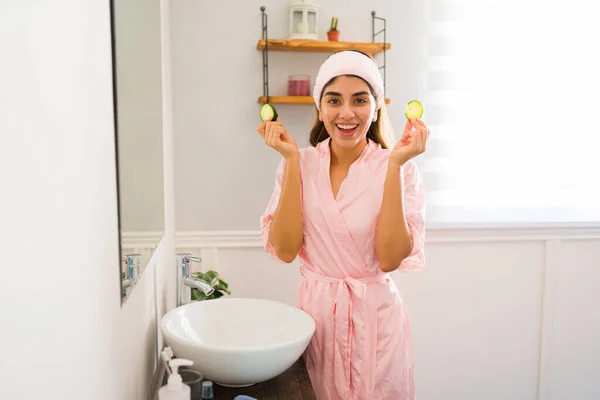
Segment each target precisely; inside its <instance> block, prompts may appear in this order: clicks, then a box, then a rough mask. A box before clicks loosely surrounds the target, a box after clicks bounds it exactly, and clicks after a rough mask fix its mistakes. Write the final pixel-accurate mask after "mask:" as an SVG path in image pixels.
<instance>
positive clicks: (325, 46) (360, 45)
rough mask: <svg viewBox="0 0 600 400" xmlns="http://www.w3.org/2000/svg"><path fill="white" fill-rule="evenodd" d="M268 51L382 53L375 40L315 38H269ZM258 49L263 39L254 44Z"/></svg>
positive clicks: (387, 44) (386, 47)
mask: <svg viewBox="0 0 600 400" xmlns="http://www.w3.org/2000/svg"><path fill="white" fill-rule="evenodd" d="M268 44H269V47H268V50H269V51H299V52H312V53H334V52H336V51H339V50H360V51H362V52H363V53H367V54H378V53H383V50H384V46H383V43H375V42H329V41H325V42H323V41H317V40H282V39H269V40H268ZM256 48H257V49H258V50H263V49H264V48H265V40H264V39H260V40H259V41H258V44H257V46H256ZM390 48H391V44H390V43H386V44H385V50H389V49H390Z"/></svg>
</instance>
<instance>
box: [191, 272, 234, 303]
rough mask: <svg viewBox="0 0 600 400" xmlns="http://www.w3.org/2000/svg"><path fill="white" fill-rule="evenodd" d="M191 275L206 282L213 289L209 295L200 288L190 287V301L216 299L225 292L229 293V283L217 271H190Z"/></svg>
mask: <svg viewBox="0 0 600 400" xmlns="http://www.w3.org/2000/svg"><path fill="white" fill-rule="evenodd" d="M192 276H193V277H194V278H198V279H202V280H204V281H205V282H208V283H209V284H210V286H212V287H213V289H214V290H215V291H214V292H212V293H211V294H210V295H209V296H207V295H205V294H204V293H203V292H202V291H201V290H198V289H194V288H192V301H203V300H213V299H218V298H219V297H222V296H224V295H225V294H231V292H230V291H229V285H228V284H227V282H225V281H224V280H222V279H221V277H220V276H219V273H218V272H217V271H213V270H210V271H207V272H192Z"/></svg>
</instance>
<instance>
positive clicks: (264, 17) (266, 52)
mask: <svg viewBox="0 0 600 400" xmlns="http://www.w3.org/2000/svg"><path fill="white" fill-rule="evenodd" d="M265 9H266V8H265V6H261V7H260V11H261V12H262V38H263V40H264V41H265V48H264V49H263V51H262V56H263V96H265V97H266V98H267V99H266V102H267V103H268V102H269V41H268V30H267V14H266V13H265Z"/></svg>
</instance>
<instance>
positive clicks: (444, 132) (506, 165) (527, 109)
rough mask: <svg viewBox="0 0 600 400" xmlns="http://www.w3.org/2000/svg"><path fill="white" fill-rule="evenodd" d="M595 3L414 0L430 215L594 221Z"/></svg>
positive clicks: (598, 99) (597, 190)
mask: <svg viewBox="0 0 600 400" xmlns="http://www.w3.org/2000/svg"><path fill="white" fill-rule="evenodd" d="M596 3H597V2H596V1H592V0H587V1H586V0H570V1H555V0H502V1H495V0H463V1H448V0H428V1H425V2H423V3H421V4H422V6H423V7H426V8H427V10H426V11H425V13H424V14H425V15H426V16H427V18H426V20H427V23H426V26H425V31H426V35H425V38H426V40H425V43H424V49H423V51H424V54H425V57H424V59H425V64H426V65H425V66H424V68H422V69H421V70H422V71H423V72H422V75H421V76H420V81H421V82H422V93H423V101H424V105H425V113H426V114H425V115H424V118H425V119H426V121H427V123H428V125H429V127H430V129H431V131H432V136H431V138H430V142H429V147H428V150H427V153H425V155H424V156H423V157H422V160H421V161H420V167H421V171H422V177H423V183H424V185H425V188H426V190H427V197H428V215H427V220H428V222H429V223H430V224H433V225H437V224H471V223H475V224H510V225H512V224H529V223H560V224H563V223H566V224H571V223H594V222H600V78H599V76H600V62H599V59H600V50H599V49H600V30H599V25H600V18H598V16H599V10H600V6H599V5H598V4H596Z"/></svg>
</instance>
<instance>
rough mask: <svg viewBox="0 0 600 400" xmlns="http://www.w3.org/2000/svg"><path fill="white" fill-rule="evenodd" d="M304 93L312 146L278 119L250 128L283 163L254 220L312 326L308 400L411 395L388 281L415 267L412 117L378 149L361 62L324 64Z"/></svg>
mask: <svg viewBox="0 0 600 400" xmlns="http://www.w3.org/2000/svg"><path fill="white" fill-rule="evenodd" d="M313 97H314V100H315V104H316V106H317V114H318V116H317V121H316V123H315V126H314V127H313V129H312V130H311V133H310V143H311V145H312V147H308V148H303V149H298V147H297V145H296V142H295V141H294V138H293V137H292V135H290V133H289V132H288V131H287V130H286V129H285V127H284V126H283V124H282V123H281V121H280V120H277V121H275V122H271V121H267V122H264V123H262V124H261V125H259V126H258V128H257V130H258V132H259V133H260V134H261V136H263V137H264V140H265V143H266V144H267V145H269V146H270V147H272V148H273V149H275V150H277V151H278V152H279V153H281V155H282V156H283V159H282V160H281V163H280V164H279V167H278V169H277V172H276V183H275V189H274V191H273V194H272V197H271V200H270V202H269V204H268V206H267V209H266V211H265V213H264V215H263V216H262V218H261V229H262V231H261V232H262V236H263V240H264V242H265V249H266V251H268V252H269V253H270V254H271V255H272V256H273V257H274V258H275V259H277V260H279V261H282V262H286V263H289V262H292V261H293V260H294V259H295V258H296V256H298V257H299V258H300V260H301V262H302V266H301V272H302V281H301V283H300V286H299V292H298V306H299V307H300V308H301V309H303V310H305V311H306V312H308V313H309V314H311V315H312V317H313V318H314V319H315V321H316V331H315V334H314V336H313V339H312V340H311V342H310V344H309V346H308V348H307V350H306V352H305V360H306V366H307V369H308V372H309V375H310V379H311V382H312V384H313V387H314V389H315V392H316V394H317V398H318V399H319V400H338V399H339V400H353V399H355V400H371V399H372V400H388V399H389V400H414V399H415V391H414V371H413V354H412V340H411V330H410V324H409V319H408V314H407V311H406V308H405V305H404V302H403V300H402V298H401V297H400V295H399V293H398V291H397V288H396V286H395V284H394V282H393V281H392V279H391V278H390V276H389V273H390V272H392V271H394V270H396V269H400V270H404V271H406V270H418V269H421V268H423V267H424V251H423V239H424V221H423V219H424V211H425V197H424V193H423V189H422V187H421V186H420V184H419V182H418V170H417V167H416V164H415V163H414V162H413V161H412V159H413V158H414V157H415V156H417V155H419V154H421V153H423V152H424V151H425V148H426V143H427V139H428V137H429V130H428V128H427V126H426V125H425V123H424V122H423V121H421V120H420V119H416V120H411V121H407V122H406V126H405V130H404V133H403V135H402V137H401V138H400V140H399V141H398V142H397V144H396V145H395V146H394V148H393V149H389V148H388V146H387V144H386V142H385V137H386V135H387V134H388V132H386V131H385V124H384V123H385V122H386V121H385V120H386V118H385V105H384V97H383V82H382V79H381V75H380V73H379V68H378V67H377V65H376V63H375V62H374V60H373V59H372V58H370V57H369V56H366V55H364V54H362V53H360V52H356V51H343V52H340V53H336V54H333V55H332V56H331V57H329V58H328V59H327V60H326V61H325V62H324V63H323V65H322V66H321V68H320V69H319V73H318V76H317V78H316V82H315V86H314V90H313Z"/></svg>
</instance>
